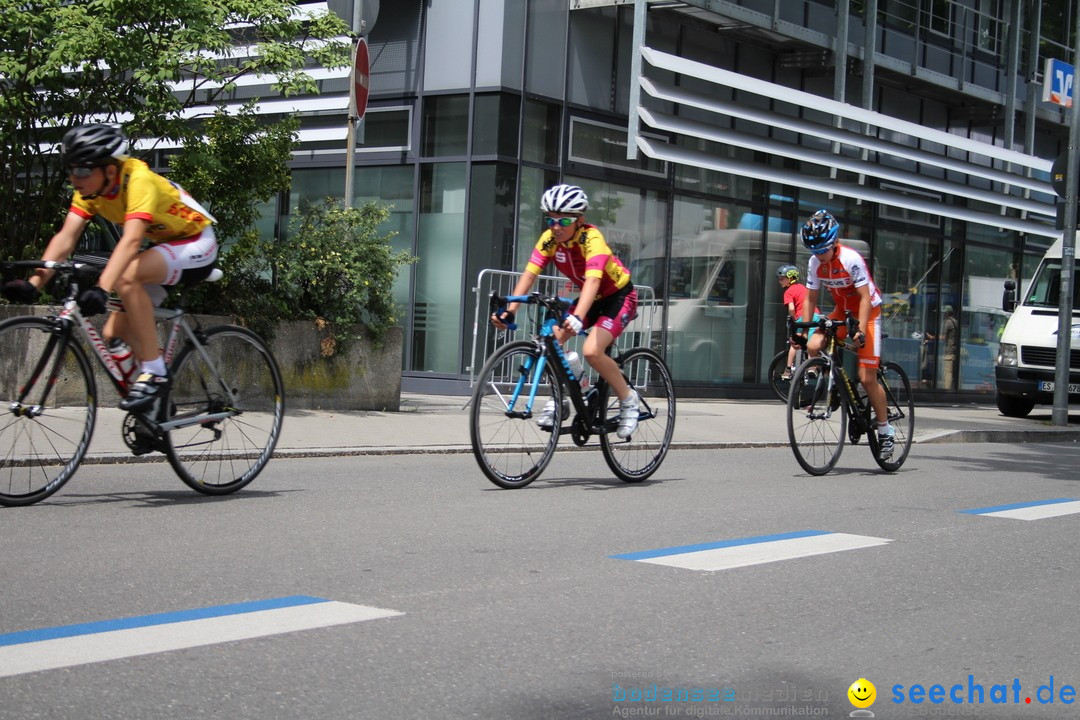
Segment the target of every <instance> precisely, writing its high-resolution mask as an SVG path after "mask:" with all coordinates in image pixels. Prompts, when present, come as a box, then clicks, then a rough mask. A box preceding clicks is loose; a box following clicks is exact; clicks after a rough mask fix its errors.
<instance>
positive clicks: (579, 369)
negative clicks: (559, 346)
mask: <svg viewBox="0 0 1080 720" xmlns="http://www.w3.org/2000/svg"><path fill="white" fill-rule="evenodd" d="M566 362H568V363H569V364H570V370H572V371H573V373H574V377H576V378H577V379H578V380H579V381H580V382H581V388H582V389H583V390H584V389H585V388H587V387H589V376H588V375H586V374H585V366H584V365H582V363H581V356H580V355H578V354H577V353H576V352H568V353H566Z"/></svg>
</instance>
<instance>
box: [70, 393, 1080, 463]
mask: <svg viewBox="0 0 1080 720" xmlns="http://www.w3.org/2000/svg"><path fill="white" fill-rule="evenodd" d="M467 402H468V398H467V397H461V396H442V395H419V394H411V393H403V394H402V402H401V411H400V412H359V411H358V412H340V411H325V412H323V411H312V410H297V411H292V412H288V413H287V414H286V417H285V422H284V425H283V427H282V433H281V440H280V441H279V442H278V446H277V451H276V455H277V456H278V457H308V456H333V455H370V454H404V453H446V452H471V445H470V443H469V413H468V409H467V408H466V403H467ZM677 409H678V415H677V418H676V423H675V439H674V442H673V445H672V447H675V448H725V447H786V446H787V444H788V438H787V424H786V423H787V419H786V417H787V416H786V413H787V409H786V407H785V406H784V405H782V404H780V403H779V402H776V401H767V400H706V399H681V400H679V401H678V406H677ZM121 418H122V413H121V412H120V411H119V410H116V409H114V408H100V410H99V416H98V423H97V427H96V428H95V430H94V438H93V440H92V442H91V445H90V452H89V455H90V457H89V458H88V462H128V461H139V460H160V459H161V458H162V456H161V455H160V454H157V453H154V454H151V455H147V456H143V457H141V458H135V457H133V456H132V455H131V454H130V452H129V451H128V450H127V448H126V447H125V446H124V444H123V440H122V438H121V437H120V421H121ZM1078 441H1080V409H1077V410H1076V411H1074V412H1073V413H1071V414H1070V416H1069V425H1068V426H1067V427H1056V426H1054V425H1052V424H1051V410H1050V408H1049V407H1045V408H1042V407H1037V408H1036V409H1035V410H1033V411H1032V413H1031V415H1029V416H1028V417H1026V418H1022V419H1017V418H1007V417H1004V416H1003V415H1001V413H999V412H998V410H997V407H995V406H994V405H992V404H988V405H974V404H971V405H927V406H923V405H916V406H915V442H916V443H949V442H997V443H1018V442H1078ZM591 444H592V443H590V446H591ZM562 447H564V444H562V443H560V448H562ZM574 447H575V446H574V445H573V443H571V442H569V440H567V441H566V443H565V448H567V449H570V448H574ZM587 447H588V446H587Z"/></svg>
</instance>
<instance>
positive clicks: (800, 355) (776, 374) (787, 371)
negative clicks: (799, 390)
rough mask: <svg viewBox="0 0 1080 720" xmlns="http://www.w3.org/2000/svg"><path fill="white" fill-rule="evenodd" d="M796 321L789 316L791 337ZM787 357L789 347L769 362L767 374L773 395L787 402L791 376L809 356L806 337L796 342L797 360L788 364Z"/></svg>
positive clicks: (788, 325) (789, 335)
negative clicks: (793, 324)
mask: <svg viewBox="0 0 1080 720" xmlns="http://www.w3.org/2000/svg"><path fill="white" fill-rule="evenodd" d="M794 322H795V321H794V320H793V319H792V318H791V317H790V316H788V319H787V327H788V333H787V336H788V337H791V336H792V335H793V334H794V331H793V327H792V323H794ZM787 357H788V349H787V348H784V349H783V350H781V351H780V352H778V353H776V355H774V356H773V359H772V362H770V363H769V371H768V374H767V375H766V377H768V379H769V387H770V388H772V391H773V395H775V396H776V398H777V399H778V400H779V401H780V402H782V403H787V399H788V390H789V389H790V388H791V378H792V377H794V375H795V369H796V368H797V367H799V366H800V365H802V364H803V363H804V362H805V361H806V358H807V357H808V356H807V354H806V338H802V342H801V343H799V342H797V343H796V346H795V362H793V363H792V364H791V365H788V361H787Z"/></svg>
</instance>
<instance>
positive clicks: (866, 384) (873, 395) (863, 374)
mask: <svg viewBox="0 0 1080 720" xmlns="http://www.w3.org/2000/svg"><path fill="white" fill-rule="evenodd" d="M859 382H861V383H862V386H863V388H864V389H865V390H866V397H867V398H868V399H869V400H870V405H871V406H872V407H873V408H874V415H875V416H876V417H877V421H878V424H879V425H882V424H885V423H886V422H888V420H889V409H888V407H887V406H886V403H885V389H884V388H882V387H881V385H879V384H878V381H877V368H876V367H868V366H866V365H859Z"/></svg>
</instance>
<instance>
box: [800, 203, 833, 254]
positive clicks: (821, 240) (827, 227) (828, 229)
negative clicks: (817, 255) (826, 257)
mask: <svg viewBox="0 0 1080 720" xmlns="http://www.w3.org/2000/svg"><path fill="white" fill-rule="evenodd" d="M839 235H840V223H838V222H836V218H834V217H833V216H832V215H830V214H829V213H828V211H826V210H818V211H817V212H816V213H814V214H813V215H811V216H810V219H809V220H807V221H806V224H805V225H803V227H802V241H803V245H805V246H806V247H807V249H809V250H826V249H828V248H830V247H832V246H833V245H834V244H835V243H836V238H837V237H838V236H839Z"/></svg>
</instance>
